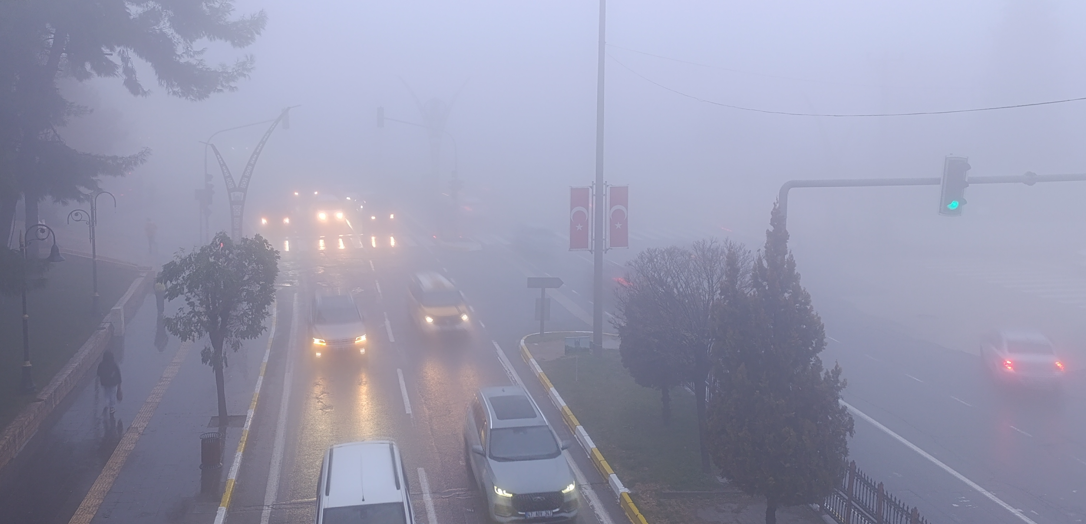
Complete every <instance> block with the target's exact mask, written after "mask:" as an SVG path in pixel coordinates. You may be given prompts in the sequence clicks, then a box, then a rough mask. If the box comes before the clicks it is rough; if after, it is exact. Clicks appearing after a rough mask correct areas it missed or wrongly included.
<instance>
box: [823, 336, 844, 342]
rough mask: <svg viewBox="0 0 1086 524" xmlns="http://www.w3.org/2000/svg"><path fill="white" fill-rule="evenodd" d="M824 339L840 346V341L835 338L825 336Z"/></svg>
mask: <svg viewBox="0 0 1086 524" xmlns="http://www.w3.org/2000/svg"><path fill="white" fill-rule="evenodd" d="M826 338H828V339H830V340H831V341H833V342H836V343H838V344H840V343H841V341H840V340H837V339H836V338H833V337H831V336H829V335H826Z"/></svg>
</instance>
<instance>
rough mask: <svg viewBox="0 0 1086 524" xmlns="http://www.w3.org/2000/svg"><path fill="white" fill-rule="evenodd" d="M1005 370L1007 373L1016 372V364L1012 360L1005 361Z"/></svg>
mask: <svg viewBox="0 0 1086 524" xmlns="http://www.w3.org/2000/svg"><path fill="white" fill-rule="evenodd" d="M1003 369H1005V370H1007V371H1014V362H1011V361H1010V360H1004V361H1003Z"/></svg>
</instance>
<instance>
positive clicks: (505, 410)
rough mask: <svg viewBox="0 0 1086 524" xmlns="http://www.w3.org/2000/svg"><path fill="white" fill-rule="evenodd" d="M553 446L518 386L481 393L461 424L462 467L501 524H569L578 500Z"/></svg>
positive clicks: (558, 447) (553, 438) (558, 444)
mask: <svg viewBox="0 0 1086 524" xmlns="http://www.w3.org/2000/svg"><path fill="white" fill-rule="evenodd" d="M569 445H570V443H569V442H568V441H559V440H558V436H557V435H556V434H555V432H554V430H553V429H552V428H551V427H550V425H549V424H548V423H547V420H546V419H545V418H544V417H543V413H542V412H540V410H539V406H537V405H536V403H535V401H534V400H532V398H531V397H530V396H529V395H528V393H527V392H526V391H524V389H523V388H521V387H520V386H501V387H489V388H482V389H480V390H479V392H478V393H477V394H476V395H475V399H474V400H473V401H472V403H471V407H470V408H468V413H467V421H466V422H465V424H464V462H465V463H466V464H467V467H468V475H469V477H470V480H471V481H472V482H474V483H475V485H476V486H478V487H479V489H481V490H482V492H483V496H484V497H486V506H487V512H488V513H489V516H490V518H491V519H492V520H493V521H495V522H499V523H501V524H506V523H509V522H522V521H529V522H530V521H545V522H554V521H574V520H575V519H576V518H577V512H578V510H579V509H580V505H581V499H580V494H579V492H578V490H577V481H576V478H575V477H574V476H573V470H572V469H571V468H570V467H569V462H567V461H566V457H565V455H564V454H563V453H562V450H564V449H566V448H568V447H569Z"/></svg>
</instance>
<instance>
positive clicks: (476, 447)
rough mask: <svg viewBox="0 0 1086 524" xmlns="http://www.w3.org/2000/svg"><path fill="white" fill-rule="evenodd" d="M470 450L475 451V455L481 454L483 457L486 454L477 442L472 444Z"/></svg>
mask: <svg viewBox="0 0 1086 524" xmlns="http://www.w3.org/2000/svg"><path fill="white" fill-rule="evenodd" d="M471 452H472V453H475V454H476V455H481V456H484V457H485V456H486V452H485V451H483V447H482V446H480V445H478V444H472V446H471Z"/></svg>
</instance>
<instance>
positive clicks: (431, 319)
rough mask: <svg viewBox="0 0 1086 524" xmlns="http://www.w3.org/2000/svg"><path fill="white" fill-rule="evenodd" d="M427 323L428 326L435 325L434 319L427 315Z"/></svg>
mask: <svg viewBox="0 0 1086 524" xmlns="http://www.w3.org/2000/svg"><path fill="white" fill-rule="evenodd" d="M426 323H427V324H433V323H434V317H431V316H430V315H426Z"/></svg>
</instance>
